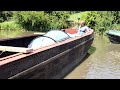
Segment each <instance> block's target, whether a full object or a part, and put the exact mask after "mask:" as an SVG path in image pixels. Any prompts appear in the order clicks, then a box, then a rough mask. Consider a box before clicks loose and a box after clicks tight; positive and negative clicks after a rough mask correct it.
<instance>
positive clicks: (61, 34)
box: [44, 30, 70, 42]
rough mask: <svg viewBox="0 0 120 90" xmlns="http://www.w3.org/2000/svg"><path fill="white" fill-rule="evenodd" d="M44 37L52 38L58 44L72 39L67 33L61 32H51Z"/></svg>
mask: <svg viewBox="0 0 120 90" xmlns="http://www.w3.org/2000/svg"><path fill="white" fill-rule="evenodd" d="M44 36H47V37H50V38H52V39H54V40H55V41H57V42H58V41H63V40H66V39H69V38H70V36H69V35H68V34H67V33H65V32H63V31H60V30H52V31H49V32H48V33H46V34H45V35H44Z"/></svg>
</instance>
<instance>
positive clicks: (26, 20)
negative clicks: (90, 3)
mask: <svg viewBox="0 0 120 90" xmlns="http://www.w3.org/2000/svg"><path fill="white" fill-rule="evenodd" d="M13 14H14V20H15V21H16V22H17V23H19V24H20V25H21V26H22V27H23V28H25V29H27V30H30V31H41V32H46V31H48V30H50V29H60V28H66V27H67V24H66V22H65V20H66V18H68V15H69V14H68V13H67V12H62V11H45V12H44V11H15V12H14V13H13Z"/></svg>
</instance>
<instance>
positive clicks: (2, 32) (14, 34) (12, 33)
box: [0, 30, 34, 39]
mask: <svg viewBox="0 0 120 90" xmlns="http://www.w3.org/2000/svg"><path fill="white" fill-rule="evenodd" d="M31 34H34V32H32V31H15V30H14V31H11V30H10V31H9V30H7V31H5V30H0V39H3V38H14V37H20V36H26V35H31Z"/></svg>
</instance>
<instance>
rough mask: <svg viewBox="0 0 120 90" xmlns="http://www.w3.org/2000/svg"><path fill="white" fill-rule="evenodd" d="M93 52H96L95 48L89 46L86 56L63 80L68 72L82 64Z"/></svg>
mask: <svg viewBox="0 0 120 90" xmlns="http://www.w3.org/2000/svg"><path fill="white" fill-rule="evenodd" d="M95 51H96V48H95V47H93V46H90V49H89V50H88V53H87V54H86V56H85V57H84V58H83V59H82V60H81V61H80V62H79V63H77V64H76V65H75V66H74V67H73V68H72V69H71V70H70V71H69V72H68V73H67V74H65V75H64V76H63V78H65V77H66V76H67V75H68V74H69V73H70V72H72V71H73V70H74V69H75V68H76V67H78V66H79V65H80V64H81V63H83V62H84V61H85V60H86V59H87V58H89V56H90V55H92V54H93V53H94V52H95Z"/></svg>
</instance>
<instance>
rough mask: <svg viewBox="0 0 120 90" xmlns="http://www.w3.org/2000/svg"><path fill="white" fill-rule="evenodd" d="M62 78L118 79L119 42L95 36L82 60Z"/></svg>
mask: <svg viewBox="0 0 120 90" xmlns="http://www.w3.org/2000/svg"><path fill="white" fill-rule="evenodd" d="M64 79H120V44H113V43H110V42H109V40H108V38H107V36H95V39H94V41H93V44H92V45H91V48H90V50H89V51H88V54H87V55H86V57H85V58H84V60H83V62H82V63H80V64H79V65H78V66H77V67H76V68H75V69H74V70H73V71H72V72H70V73H69V74H68V75H67V76H66V77H65V78H64Z"/></svg>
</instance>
